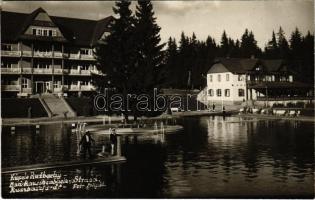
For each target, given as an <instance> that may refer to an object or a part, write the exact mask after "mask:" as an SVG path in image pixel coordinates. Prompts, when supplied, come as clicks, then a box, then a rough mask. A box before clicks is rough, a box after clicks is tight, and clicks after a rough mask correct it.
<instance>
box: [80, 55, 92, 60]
mask: <svg viewBox="0 0 315 200" xmlns="http://www.w3.org/2000/svg"><path fill="white" fill-rule="evenodd" d="M81 60H95V58H94V56H93V55H85V54H81Z"/></svg>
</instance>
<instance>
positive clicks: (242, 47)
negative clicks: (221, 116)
mask: <svg viewBox="0 0 315 200" xmlns="http://www.w3.org/2000/svg"><path fill="white" fill-rule="evenodd" d="M313 50H314V35H312V34H311V33H310V32H308V33H307V34H306V35H304V36H303V35H302V33H301V32H300V31H299V29H298V28H296V29H295V30H294V31H293V32H292V33H291V35H290V37H289V40H288V39H287V38H286V36H285V33H284V31H283V29H282V27H280V28H279V30H278V32H277V33H275V32H273V33H272V37H271V39H270V40H269V41H268V43H267V45H266V47H265V48H264V49H261V48H259V47H258V45H257V41H256V39H255V36H254V33H253V32H252V31H250V30H248V29H245V31H244V34H243V35H242V37H241V38H240V40H239V39H236V40H234V39H232V38H231V37H229V36H228V35H227V33H226V32H225V31H223V33H222V36H221V41H220V42H219V43H217V42H216V41H215V40H214V39H213V38H212V37H211V36H208V37H207V39H206V40H205V41H202V40H198V39H197V38H196V35H195V33H193V34H192V36H190V37H189V36H186V35H185V33H184V32H182V34H181V37H180V40H179V42H177V41H176V39H175V38H172V37H170V38H169V40H168V42H167V48H166V51H165V54H164V55H165V60H164V61H165V67H166V69H167V76H168V77H170V78H168V79H167V81H166V82H165V85H164V86H165V87H170V88H182V89H188V88H189V89H193V88H196V89H200V88H202V87H204V86H205V84H206V79H205V77H206V73H207V71H208V70H209V68H210V67H211V65H212V64H213V62H214V60H215V58H217V57H230V58H251V57H252V56H254V57H255V58H261V59H283V60H285V61H286V62H287V63H288V64H289V66H291V69H290V70H292V71H293V72H294V73H296V74H298V75H299V76H298V78H300V79H301V80H303V81H307V82H311V83H313V81H314V55H313Z"/></svg>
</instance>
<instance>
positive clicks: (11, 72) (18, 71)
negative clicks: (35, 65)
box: [1, 67, 21, 74]
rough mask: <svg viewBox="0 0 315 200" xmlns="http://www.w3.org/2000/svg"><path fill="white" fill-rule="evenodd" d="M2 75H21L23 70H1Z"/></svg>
mask: <svg viewBox="0 0 315 200" xmlns="http://www.w3.org/2000/svg"><path fill="white" fill-rule="evenodd" d="M1 73H2V74H19V73H21V68H18V67H17V68H1Z"/></svg>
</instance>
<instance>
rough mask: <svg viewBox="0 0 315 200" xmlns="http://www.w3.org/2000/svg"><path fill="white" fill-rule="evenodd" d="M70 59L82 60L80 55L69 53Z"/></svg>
mask: <svg viewBox="0 0 315 200" xmlns="http://www.w3.org/2000/svg"><path fill="white" fill-rule="evenodd" d="M68 57H69V59H73V60H78V59H80V54H78V53H76V54H74V53H69V56H68Z"/></svg>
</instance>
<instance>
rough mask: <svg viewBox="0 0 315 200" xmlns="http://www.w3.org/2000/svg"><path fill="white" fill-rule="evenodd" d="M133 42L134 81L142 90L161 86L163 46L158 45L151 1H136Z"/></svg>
mask: <svg viewBox="0 0 315 200" xmlns="http://www.w3.org/2000/svg"><path fill="white" fill-rule="evenodd" d="M136 20H137V23H136V25H135V38H136V39H135V40H136V49H137V53H138V55H137V64H138V66H137V73H135V74H134V77H133V78H134V79H136V80H138V84H139V87H141V89H143V90H148V89H152V88H153V87H156V86H157V85H158V84H161V80H162V77H161V72H162V71H163V70H162V61H163V54H162V53H163V52H162V48H163V47H164V44H160V42H161V38H160V30H161V28H160V27H159V26H158V25H157V23H156V18H155V17H154V11H153V6H152V3H151V1H138V5H137V7H136Z"/></svg>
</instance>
